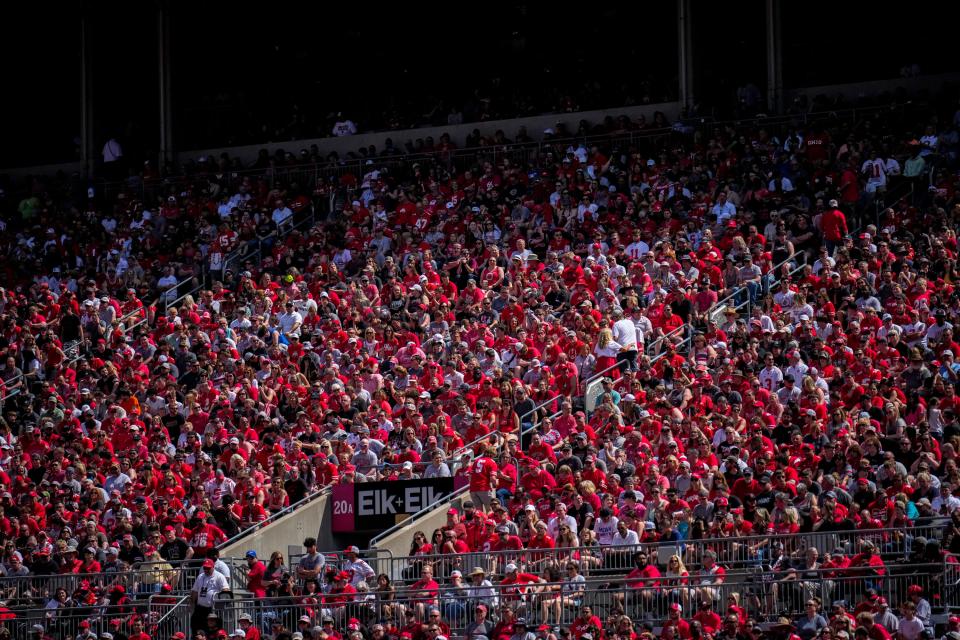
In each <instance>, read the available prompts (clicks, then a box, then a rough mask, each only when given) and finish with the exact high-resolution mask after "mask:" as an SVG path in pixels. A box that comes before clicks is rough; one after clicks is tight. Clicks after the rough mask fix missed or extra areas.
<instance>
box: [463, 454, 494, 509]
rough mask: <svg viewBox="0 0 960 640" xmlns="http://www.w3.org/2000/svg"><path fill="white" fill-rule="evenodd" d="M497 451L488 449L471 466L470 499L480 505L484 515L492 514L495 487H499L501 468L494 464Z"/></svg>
mask: <svg viewBox="0 0 960 640" xmlns="http://www.w3.org/2000/svg"><path fill="white" fill-rule="evenodd" d="M495 455H496V451H495V450H494V449H493V448H492V447H487V448H486V449H485V450H484V452H483V454H482V455H481V456H480V457H479V458H477V459H476V460H474V461H473V463H472V464H471V465H470V499H471V500H472V501H473V504H475V505H480V508H481V509H482V511H483V513H489V512H490V506H491V505H492V504H493V501H494V499H495V494H494V487H496V486H497V472H498V471H499V467H498V466H497V463H496V462H494V460H493V456H495Z"/></svg>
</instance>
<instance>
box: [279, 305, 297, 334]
mask: <svg viewBox="0 0 960 640" xmlns="http://www.w3.org/2000/svg"><path fill="white" fill-rule="evenodd" d="M277 321H278V322H279V323H280V331H282V332H283V333H284V334H289V333H291V331H292V330H293V328H294V327H295V326H297V324H298V323H303V316H301V315H300V314H299V313H297V312H296V311H291V312H290V313H286V312H284V313H281V314H280V315H279V316H277ZM292 334H293V335H297V336H298V335H300V329H299V327H298V328H297V330H296V331H293V333H292Z"/></svg>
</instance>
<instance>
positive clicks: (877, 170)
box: [860, 158, 887, 193]
mask: <svg viewBox="0 0 960 640" xmlns="http://www.w3.org/2000/svg"><path fill="white" fill-rule="evenodd" d="M860 172H861V173H863V174H864V175H865V176H867V192H868V193H873V192H874V191H876V190H877V189H879V188H881V187H884V186H886V184H887V168H886V165H885V163H884V161H883V160H882V159H880V158H875V159H873V160H867V161H865V162H864V163H863V166H862V167H861V168H860Z"/></svg>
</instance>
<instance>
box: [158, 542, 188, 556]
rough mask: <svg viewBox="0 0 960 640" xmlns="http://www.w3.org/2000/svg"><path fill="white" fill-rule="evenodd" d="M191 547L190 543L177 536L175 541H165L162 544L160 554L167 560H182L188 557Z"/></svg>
mask: <svg viewBox="0 0 960 640" xmlns="http://www.w3.org/2000/svg"><path fill="white" fill-rule="evenodd" d="M189 549H190V545H188V544H187V543H186V542H184V541H183V540H181V539H180V538H177V539H175V540H174V541H173V542H164V543H163V544H162V545H160V555H161V556H163V559H164V560H166V561H167V562H180V561H182V560H186V559H187V551H188V550H189Z"/></svg>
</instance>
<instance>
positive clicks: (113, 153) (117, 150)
mask: <svg viewBox="0 0 960 640" xmlns="http://www.w3.org/2000/svg"><path fill="white" fill-rule="evenodd" d="M122 157H123V147H121V146H120V143H119V142H117V141H116V140H114V139H113V138H110V139H109V140H107V143H106V144H105V145H103V161H104V162H116V161H117V160H119V159H120V158H122Z"/></svg>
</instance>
